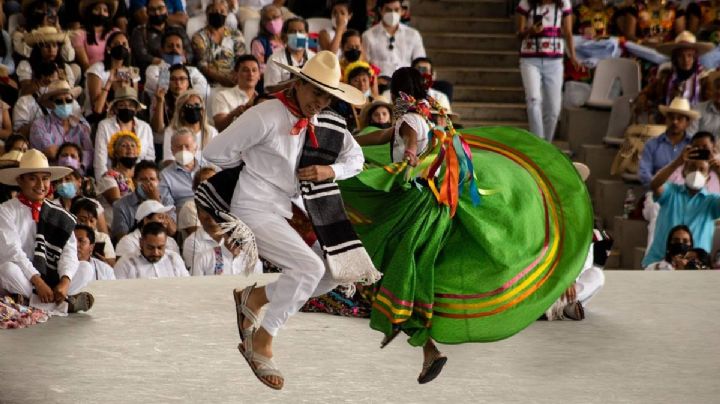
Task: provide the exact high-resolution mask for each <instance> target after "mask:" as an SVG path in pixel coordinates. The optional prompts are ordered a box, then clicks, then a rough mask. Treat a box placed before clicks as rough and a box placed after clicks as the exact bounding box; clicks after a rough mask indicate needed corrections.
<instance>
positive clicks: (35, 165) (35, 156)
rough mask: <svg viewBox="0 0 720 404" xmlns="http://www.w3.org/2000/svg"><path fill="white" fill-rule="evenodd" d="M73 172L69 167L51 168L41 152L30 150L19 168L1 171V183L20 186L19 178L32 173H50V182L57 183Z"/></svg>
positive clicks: (23, 157)
mask: <svg viewBox="0 0 720 404" xmlns="http://www.w3.org/2000/svg"><path fill="white" fill-rule="evenodd" d="M71 172H72V168H69V167H51V166H50V165H49V164H48V159H47V157H45V155H44V154H42V153H41V152H40V151H39V150H36V149H30V150H28V151H26V152H25V153H24V154H23V156H22V158H21V159H20V165H19V167H14V168H6V169H3V170H0V183H3V184H5V185H18V182H17V177H19V176H21V175H23V174H30V173H50V181H55V180H59V179H60V178H62V177H64V176H66V175H68V174H70V173H71Z"/></svg>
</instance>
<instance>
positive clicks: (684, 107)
mask: <svg viewBox="0 0 720 404" xmlns="http://www.w3.org/2000/svg"><path fill="white" fill-rule="evenodd" d="M658 109H659V110H660V113H661V114H663V115H667V114H668V113H669V112H673V113H676V114H680V115H685V116H687V117H688V118H690V120H691V121H692V120H695V119H698V118H700V113H699V112H698V111H693V110H692V109H691V108H690V102H689V101H688V100H686V99H685V98H682V97H675V98H673V100H672V102H671V103H670V105H660V106H659V107H658Z"/></svg>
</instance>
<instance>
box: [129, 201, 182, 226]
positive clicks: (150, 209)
mask: <svg viewBox="0 0 720 404" xmlns="http://www.w3.org/2000/svg"><path fill="white" fill-rule="evenodd" d="M173 209H175V207H174V206H164V205H163V204H162V203H160V202H158V201H156V200H154V199H148V200H147V201H145V202H143V203H141V204H140V206H138V208H137V212H135V220H137V221H138V222H139V221H141V220H143V219H145V218H146V217H148V216H150V215H152V214H153V213H168V212H170V211H171V210H173Z"/></svg>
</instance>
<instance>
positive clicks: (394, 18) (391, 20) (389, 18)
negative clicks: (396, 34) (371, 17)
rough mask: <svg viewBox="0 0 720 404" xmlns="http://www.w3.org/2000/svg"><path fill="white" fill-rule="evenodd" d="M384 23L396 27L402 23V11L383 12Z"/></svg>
mask: <svg viewBox="0 0 720 404" xmlns="http://www.w3.org/2000/svg"><path fill="white" fill-rule="evenodd" d="M383 23H385V25H387V26H388V27H396V26H397V25H398V24H400V13H396V12H394V11H393V12H390V13H385V14H383Z"/></svg>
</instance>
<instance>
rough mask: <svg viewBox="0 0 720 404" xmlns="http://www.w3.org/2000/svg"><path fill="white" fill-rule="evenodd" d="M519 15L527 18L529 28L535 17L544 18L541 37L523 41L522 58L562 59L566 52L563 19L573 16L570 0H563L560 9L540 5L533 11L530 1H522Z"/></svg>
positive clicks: (518, 8)
mask: <svg viewBox="0 0 720 404" xmlns="http://www.w3.org/2000/svg"><path fill="white" fill-rule="evenodd" d="M516 11H517V12H518V13H520V14H522V15H524V16H525V17H526V18H527V24H526V25H527V26H528V27H530V26H532V25H533V21H534V19H535V16H541V17H542V26H543V31H542V32H541V33H540V35H539V36H529V37H527V38H525V39H523V41H522V46H521V48H520V57H524V58H561V57H562V56H563V52H564V51H565V40H564V39H563V37H562V30H561V26H562V19H563V17H565V16H568V15H570V14H572V5H571V4H570V1H569V0H562V6H561V8H560V9H558V8H557V7H556V6H555V3H551V4H538V5H537V6H536V7H535V8H533V9H531V7H530V3H529V2H528V0H520V4H518V6H517V10H516Z"/></svg>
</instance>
